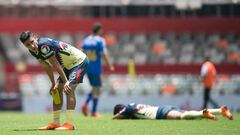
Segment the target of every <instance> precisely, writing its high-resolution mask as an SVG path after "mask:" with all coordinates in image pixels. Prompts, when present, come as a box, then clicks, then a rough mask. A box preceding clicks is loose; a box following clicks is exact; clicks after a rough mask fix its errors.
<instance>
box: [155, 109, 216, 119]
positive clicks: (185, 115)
mask: <svg viewBox="0 0 240 135" xmlns="http://www.w3.org/2000/svg"><path fill="white" fill-rule="evenodd" d="M159 112H161V113H162V116H164V114H167V115H166V116H167V117H166V118H167V119H197V118H208V119H215V118H216V117H215V115H213V114H211V113H210V112H208V111H207V110H206V109H205V110H203V111H194V110H193V111H183V110H180V109H178V108H176V107H173V106H165V107H162V108H160V110H159Z"/></svg>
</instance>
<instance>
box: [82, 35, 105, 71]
mask: <svg viewBox="0 0 240 135" xmlns="http://www.w3.org/2000/svg"><path fill="white" fill-rule="evenodd" d="M82 49H83V50H84V52H85V53H86V54H87V56H88V58H89V61H90V63H89V66H88V73H101V72H102V63H101V53H102V52H103V51H105V49H106V48H105V41H104V39H103V38H101V37H100V36H96V35H89V36H88V37H87V38H86V39H85V40H84V42H83V45H82Z"/></svg>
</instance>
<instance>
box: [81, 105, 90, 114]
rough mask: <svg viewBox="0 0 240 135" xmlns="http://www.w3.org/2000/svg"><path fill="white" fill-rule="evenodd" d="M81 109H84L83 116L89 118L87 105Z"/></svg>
mask: <svg viewBox="0 0 240 135" xmlns="http://www.w3.org/2000/svg"><path fill="white" fill-rule="evenodd" d="M81 108H82V113H83V115H84V116H86V117H87V116H88V107H87V105H86V104H83V105H82V107H81Z"/></svg>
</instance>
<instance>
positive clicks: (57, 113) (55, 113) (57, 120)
mask: <svg viewBox="0 0 240 135" xmlns="http://www.w3.org/2000/svg"><path fill="white" fill-rule="evenodd" d="M60 114H61V110H58V111H53V123H54V124H59V123H60Z"/></svg>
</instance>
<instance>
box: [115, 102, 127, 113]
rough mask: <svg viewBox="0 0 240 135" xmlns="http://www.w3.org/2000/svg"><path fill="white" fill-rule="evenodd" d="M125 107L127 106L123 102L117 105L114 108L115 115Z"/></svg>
mask: <svg viewBox="0 0 240 135" xmlns="http://www.w3.org/2000/svg"><path fill="white" fill-rule="evenodd" d="M124 107H125V105H123V104H117V105H115V107H114V110H113V115H115V114H117V113H119V112H120V111H121V110H122V109H123V108H124Z"/></svg>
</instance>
